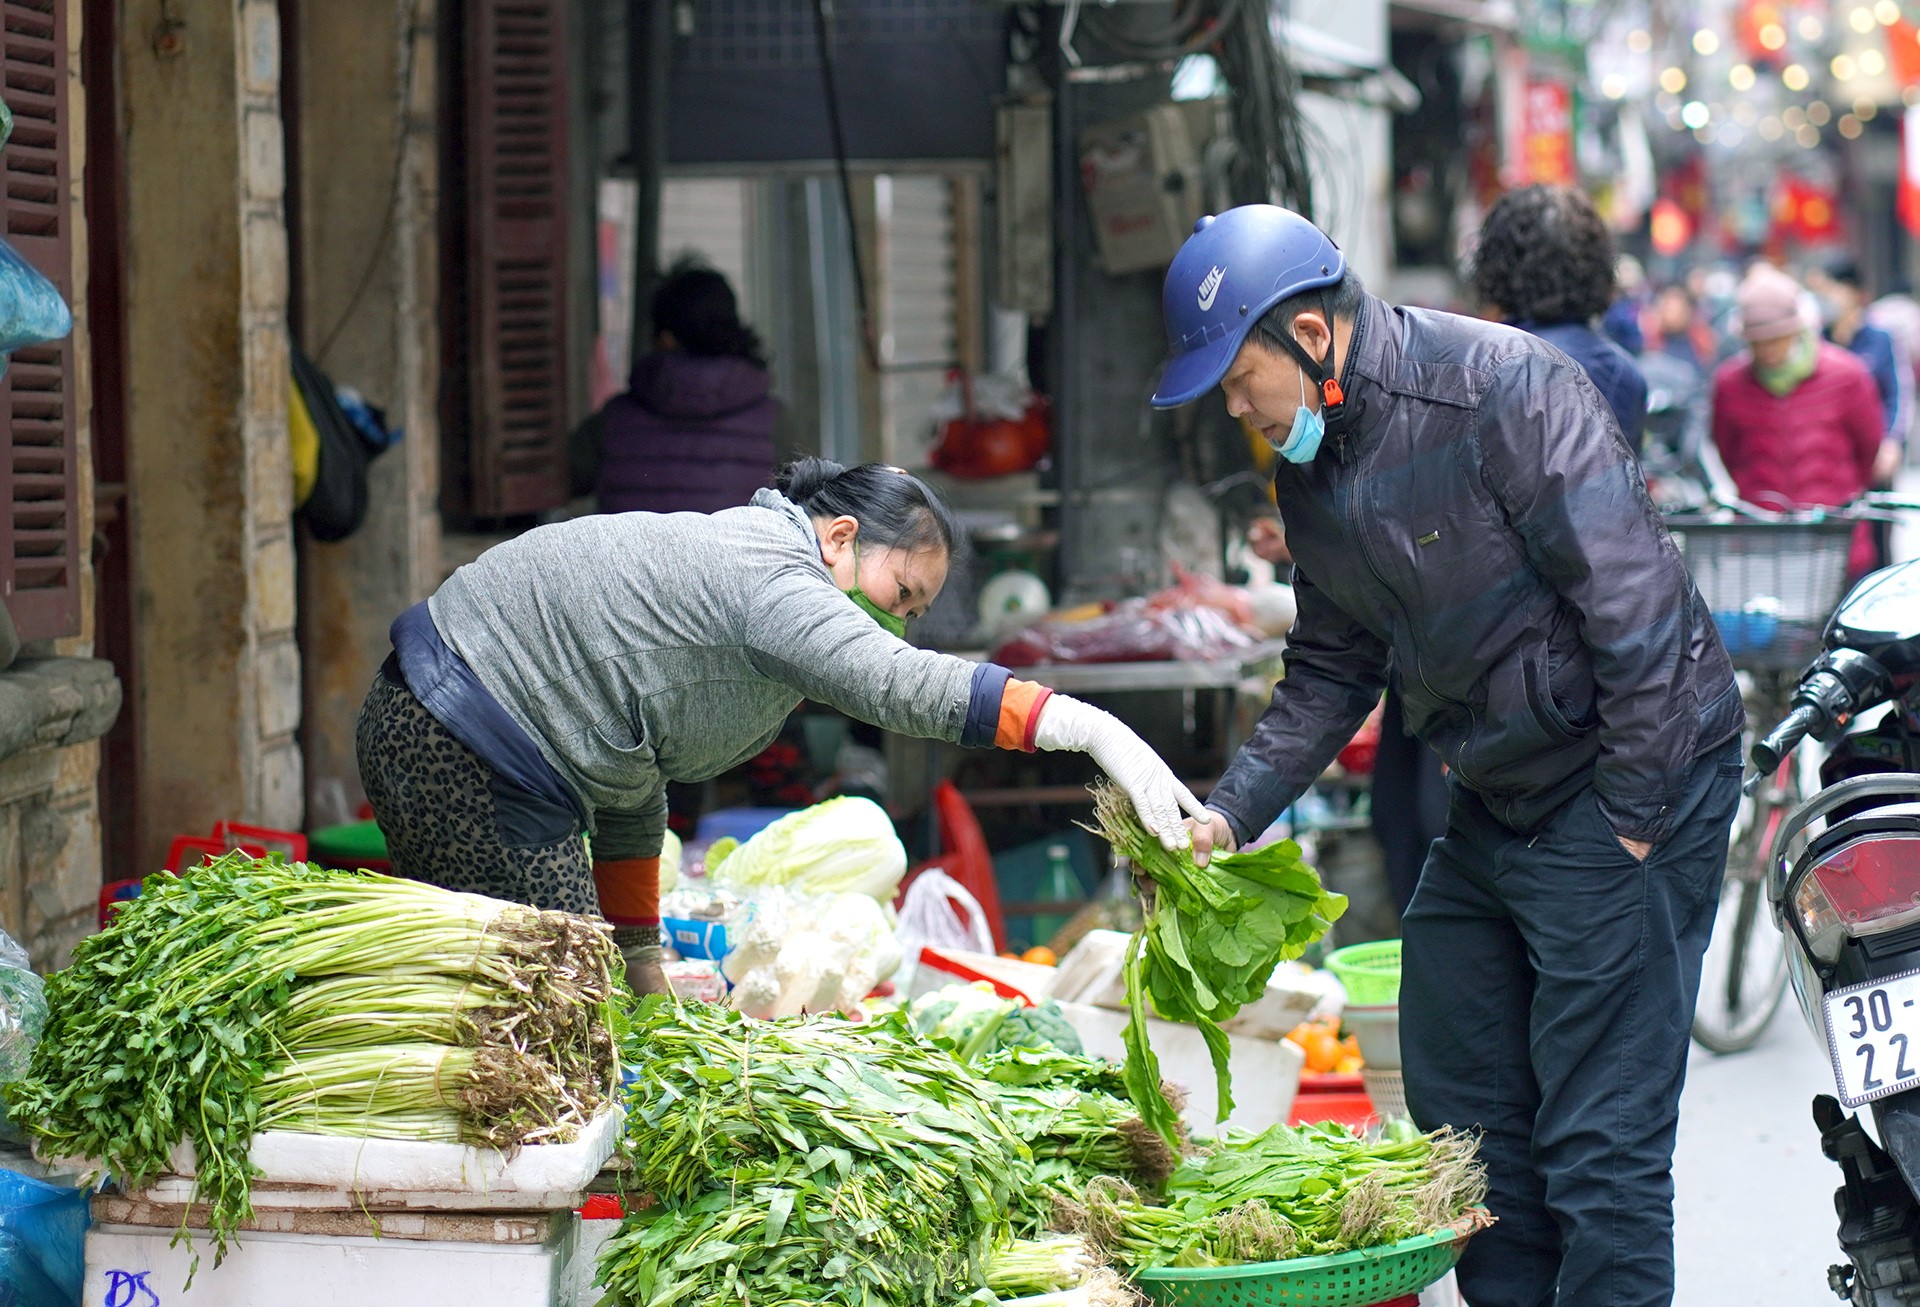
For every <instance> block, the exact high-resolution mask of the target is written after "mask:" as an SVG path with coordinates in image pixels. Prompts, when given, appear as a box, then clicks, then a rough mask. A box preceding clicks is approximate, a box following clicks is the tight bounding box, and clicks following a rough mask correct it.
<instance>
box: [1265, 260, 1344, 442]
mask: <svg viewBox="0 0 1920 1307" xmlns="http://www.w3.org/2000/svg"><path fill="white" fill-rule="evenodd" d="M1320 313H1321V316H1323V317H1324V318H1326V320H1327V357H1326V359H1325V361H1324V362H1323V361H1322V360H1320V359H1316V358H1315V357H1313V355H1311V354H1309V353H1307V347H1306V346H1304V345H1302V344H1301V343H1300V342H1299V341H1298V340H1296V339H1294V336H1293V333H1292V332H1288V333H1286V334H1285V335H1283V336H1281V337H1280V343H1281V344H1283V345H1285V346H1286V347H1287V352H1288V353H1290V354H1292V355H1293V357H1294V360H1295V362H1297V363H1299V365H1300V367H1301V369H1302V370H1303V371H1305V372H1306V374H1307V375H1308V376H1310V377H1312V378H1313V381H1314V384H1315V385H1316V386H1318V387H1320V400H1321V406H1322V407H1321V410H1320V416H1321V418H1322V419H1323V420H1324V421H1325V422H1326V424H1327V430H1328V431H1331V432H1334V433H1336V434H1338V433H1339V432H1341V431H1342V430H1344V429H1345V427H1346V424H1347V392H1346V389H1345V388H1344V387H1343V386H1341V384H1340V378H1339V377H1338V376H1337V375H1335V373H1334V367H1333V355H1334V335H1333V310H1332V309H1330V308H1328V307H1327V296H1326V293H1325V292H1324V291H1323V292H1321V295H1320ZM1347 361H1348V362H1349V363H1351V362H1352V361H1353V350H1352V346H1351V345H1349V347H1348V350H1347Z"/></svg>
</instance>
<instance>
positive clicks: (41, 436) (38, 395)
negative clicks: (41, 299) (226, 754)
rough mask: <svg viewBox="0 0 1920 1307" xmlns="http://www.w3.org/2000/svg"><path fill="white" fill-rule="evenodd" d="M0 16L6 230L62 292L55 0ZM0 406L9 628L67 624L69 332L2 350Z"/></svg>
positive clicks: (74, 543)
mask: <svg viewBox="0 0 1920 1307" xmlns="http://www.w3.org/2000/svg"><path fill="white" fill-rule="evenodd" d="M0 22H3V23H4V42H5V44H4V57H3V62H0V95H4V97H5V99H6V102H7V107H8V108H10V109H12V110H13V139H12V140H11V141H9V142H8V143H7V146H6V149H5V150H0V183H3V184H4V192H3V193H4V197H5V214H6V236H7V239H8V240H9V241H11V242H12V243H13V246H14V248H15V249H17V250H19V251H20V254H21V256H22V257H23V258H25V259H26V260H27V262H28V263H31V264H32V265H33V266H34V267H36V268H38V269H39V270H40V271H41V272H42V273H44V274H46V276H47V277H48V278H49V279H50V280H51V281H52V282H53V284H54V285H56V286H58V287H59V288H60V294H61V295H62V297H64V298H65V299H66V300H67V302H68V303H72V300H73V278H72V256H71V245H70V239H71V234H72V233H71V232H70V230H69V214H68V209H67V203H68V200H69V198H70V197H71V195H72V186H71V182H72V172H71V160H70V157H69V150H68V140H67V124H68V118H67V6H66V0H4V2H3V3H0ZM0 414H3V415H4V417H5V421H6V431H7V444H8V448H9V452H10V457H9V458H8V459H7V460H6V461H5V463H4V465H0V499H4V501H5V502H6V504H7V506H8V509H9V513H8V516H7V519H6V521H5V528H6V529H5V539H4V546H3V547H0V593H4V595H5V599H6V605H7V610H8V612H10V613H11V614H12V615H13V621H14V625H15V626H16V627H18V628H19V631H20V638H21V639H23V640H43V639H48V638H51V637H54V636H63V635H75V634H78V632H79V630H80V576H79V567H80V542H79V512H78V508H77V492H78V489H79V485H78V469H77V468H76V467H75V457H74V424H75V421H76V420H77V418H78V416H79V415H78V414H77V413H76V412H75V405H74V403H73V342H72V338H71V337H69V338H67V339H65V340H57V341H54V342H52V343H51V344H47V345H32V346H29V347H27V348H25V349H22V350H18V351H16V352H15V353H14V355H13V358H12V361H11V362H10V363H9V365H8V367H7V371H6V375H5V377H4V378H0Z"/></svg>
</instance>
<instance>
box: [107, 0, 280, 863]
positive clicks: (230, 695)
mask: <svg viewBox="0 0 1920 1307" xmlns="http://www.w3.org/2000/svg"><path fill="white" fill-rule="evenodd" d="M154 12H155V11H153V10H150V9H147V8H145V7H143V6H133V7H130V8H129V10H128V12H127V16H126V21H125V23H124V26H123V29H122V37H121V58H122V76H123V78H124V105H125V114H126V119H127V122H126V166H127V177H126V227H127V239H126V262H127V298H126V313H127V337H128V350H127V355H128V365H127V372H128V376H127V382H128V398H129V404H128V420H129V440H128V446H129V448H128V461H129V469H128V472H129V482H130V486H129V490H130V498H131V506H132V526H133V539H134V547H133V554H134V606H135V626H136V630H137V632H138V636H137V639H138V659H139V666H140V669H141V675H140V681H139V687H138V698H137V701H136V702H134V703H132V704H131V705H129V707H130V710H131V711H134V712H138V713H139V714H140V718H141V720H140V742H141V766H140V787H141V791H142V793H141V810H142V811H143V812H144V813H145V814H147V816H146V821H147V826H148V829H146V830H144V831H143V832H142V833H141V849H142V856H143V859H144V860H145V861H146V862H147V863H148V864H149V865H158V861H159V858H160V857H161V855H162V854H163V853H164V852H165V846H166V841H167V839H168V837H169V836H171V835H173V834H175V833H177V832H179V831H184V830H195V829H198V830H201V831H204V830H205V829H206V828H207V827H208V826H209V825H210V824H211V823H212V822H213V821H215V820H218V819H220V818H223V817H230V818H239V819H245V820H252V821H256V822H260V823H263V824H266V825H271V826H287V827H297V826H298V825H299V824H300V822H301V819H302V808H303V798H302V782H301V756H300V748H299V744H298V742H297V741H296V739H295V732H296V730H297V729H298V728H299V725H300V706H301V705H300V654H299V650H298V648H297V647H296V645H295V643H294V616H295V602H294V601H295V594H294V550H293V531H292V502H291V501H292V474H291V470H290V463H289V458H288V450H287V421H286V414H287V385H288V375H287V349H286V325H285V324H286V311H287V236H286V222H285V215H284V211H283V208H282V198H283V195H284V192H285V164H284V158H283V151H282V134H281V125H280V104H279V92H280V32H279V15H278V10H277V8H276V7H275V5H274V3H273V2H272V0H238V2H237V3H236V2H235V0H173V3H172V4H171V5H170V6H169V8H168V13H169V15H170V16H171V18H172V19H173V20H174V23H175V24H176V26H174V27H173V28H172V30H171V39H169V40H164V41H163V40H159V39H157V34H158V29H157V28H156V27H155V26H154V25H153V24H152V23H151V22H148V21H143V17H145V18H150V17H151V15H152V14H153V13H154Z"/></svg>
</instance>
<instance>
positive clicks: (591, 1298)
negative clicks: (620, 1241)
mask: <svg viewBox="0 0 1920 1307" xmlns="http://www.w3.org/2000/svg"><path fill="white" fill-rule="evenodd" d="M620 1226H621V1222H619V1221H582V1222H580V1235H579V1238H578V1239H577V1240H576V1241H575V1243H574V1246H573V1256H572V1257H571V1258H569V1259H568V1261H567V1266H566V1269H565V1270H564V1271H563V1272H561V1276H560V1304H559V1307H599V1305H600V1302H601V1300H602V1299H604V1298H605V1297H606V1293H605V1291H604V1290H601V1289H598V1288H595V1287H594V1283H593V1277H594V1276H595V1275H597V1274H599V1272H600V1250H601V1249H603V1248H605V1247H606V1246H607V1241H608V1240H609V1239H611V1238H613V1236H614V1235H616V1234H618V1233H620Z"/></svg>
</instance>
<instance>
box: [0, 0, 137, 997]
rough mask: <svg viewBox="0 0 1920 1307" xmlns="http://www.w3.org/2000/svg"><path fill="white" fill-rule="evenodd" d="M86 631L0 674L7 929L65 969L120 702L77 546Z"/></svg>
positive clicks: (87, 916) (75, 207)
mask: <svg viewBox="0 0 1920 1307" xmlns="http://www.w3.org/2000/svg"><path fill="white" fill-rule="evenodd" d="M81 8H82V6H81V0H68V2H67V37H68V47H69V49H68V69H69V74H68V75H69V78H70V81H71V85H70V86H69V88H68V114H69V117H68V122H67V131H68V134H69V139H70V140H71V141H72V142H73V159H74V167H73V173H72V176H73V191H72V194H70V195H68V196H67V197H66V201H67V222H68V224H69V229H70V230H71V232H72V234H73V238H72V240H71V242H70V248H71V250H72V255H73V266H72V272H71V275H72V283H71V284H72V288H73V291H72V308H73V337H72V340H73V354H74V382H73V395H72V407H73V411H74V412H75V413H76V414H77V415H78V416H77V419H76V430H75V448H74V465H75V472H76V479H77V482H78V484H77V485H76V487H75V491H74V496H75V503H76V507H77V511H78V514H79V519H80V520H79V532H78V537H79V539H81V540H83V541H85V540H91V539H92V538H93V441H92V427H91V423H90V421H89V418H90V415H91V413H92V411H93V401H92V393H93V387H92V380H93V379H92V374H91V371H90V368H89V362H90V355H91V349H90V343H89V326H90V324H89V323H88V321H87V235H86V233H87V224H86V206H85V203H84V200H85V194H86V189H85V188H86V174H85V157H86V150H85V148H84V143H85V141H86V134H87V125H86V97H85V95H84V94H83V93H82V90H81V86H80V38H81ZM78 562H79V566H80V631H79V633H78V634H77V635H74V636H72V637H70V638H68V639H64V640H56V641H52V642H50V646H49V647H45V648H36V649H35V650H34V651H32V653H33V656H30V657H26V658H22V659H21V660H20V661H18V662H16V663H14V664H13V665H12V666H11V667H10V668H9V669H8V670H6V671H5V672H0V929H3V930H5V931H6V932H7V933H8V934H10V935H12V936H13V937H14V938H16V939H18V940H19V941H20V942H21V943H22V944H24V945H25V946H26V947H27V949H28V951H29V952H30V953H31V954H32V955H33V959H34V962H35V963H36V964H37V965H39V966H41V967H43V968H50V967H56V966H61V965H63V964H64V963H65V962H66V959H67V956H68V955H69V954H70V953H71V952H72V951H73V946H74V944H75V943H77V942H78V941H79V940H80V939H81V938H82V937H84V936H85V935H87V934H88V933H90V932H91V931H92V929H93V923H94V913H95V905H96V904H97V902H98V899H99V893H100V878H101V877H100V802H99V790H98V779H99V772H100V745H99V742H98V739H99V736H100V735H102V734H103V733H104V732H105V731H106V730H107V728H108V727H109V726H110V725H112V723H113V719H114V716H115V714H116V713H117V712H118V710H119V706H120V686H119V683H118V681H116V680H115V679H114V676H113V669H112V668H111V667H110V666H108V665H107V664H105V663H102V662H98V661H95V660H94V659H93V585H94V576H93V566H92V561H91V558H90V557H89V551H87V550H84V549H83V550H82V551H81V555H80V558H79V560H78Z"/></svg>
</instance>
